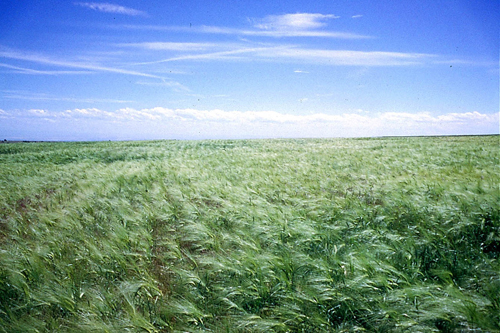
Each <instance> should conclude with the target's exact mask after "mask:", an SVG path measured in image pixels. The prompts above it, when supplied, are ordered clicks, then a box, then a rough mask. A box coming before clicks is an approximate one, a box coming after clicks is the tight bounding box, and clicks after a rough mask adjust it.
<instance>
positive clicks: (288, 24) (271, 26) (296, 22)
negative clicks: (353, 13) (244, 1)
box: [251, 13, 340, 30]
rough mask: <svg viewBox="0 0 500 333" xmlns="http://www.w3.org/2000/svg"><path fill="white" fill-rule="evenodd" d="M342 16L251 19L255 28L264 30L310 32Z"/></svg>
mask: <svg viewBox="0 0 500 333" xmlns="http://www.w3.org/2000/svg"><path fill="white" fill-rule="evenodd" d="M339 17H340V16H335V15H332V14H327V15H324V14H313V13H297V14H284V15H269V16H266V17H264V18H262V19H251V21H252V22H253V23H254V27H256V28H258V29H264V30H310V29H317V28H321V27H324V26H326V25H327V23H326V22H325V21H327V20H329V19H336V18H339Z"/></svg>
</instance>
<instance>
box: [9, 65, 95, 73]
mask: <svg viewBox="0 0 500 333" xmlns="http://www.w3.org/2000/svg"><path fill="white" fill-rule="evenodd" d="M0 67H3V68H8V69H12V70H14V72H16V73H19V74H31V75H66V74H70V75H75V74H90V73H92V72H91V71H64V70H40V69H32V68H24V67H19V66H13V65H9V64H3V63H0Z"/></svg>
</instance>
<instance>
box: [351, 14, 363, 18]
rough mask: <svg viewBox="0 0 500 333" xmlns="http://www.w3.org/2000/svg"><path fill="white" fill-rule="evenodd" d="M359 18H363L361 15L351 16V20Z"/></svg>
mask: <svg viewBox="0 0 500 333" xmlns="http://www.w3.org/2000/svg"><path fill="white" fill-rule="evenodd" d="M361 17H363V15H353V16H351V18H353V19H357V18H361Z"/></svg>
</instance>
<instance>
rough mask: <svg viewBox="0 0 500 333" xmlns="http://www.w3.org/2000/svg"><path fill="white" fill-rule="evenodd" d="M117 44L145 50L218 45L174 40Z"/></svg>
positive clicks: (174, 49)
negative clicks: (175, 41)
mask: <svg viewBox="0 0 500 333" xmlns="http://www.w3.org/2000/svg"><path fill="white" fill-rule="evenodd" d="M119 46H126V47H137V48H142V49H147V50H169V51H202V50H207V49H210V48H214V47H220V46H221V44H216V43H190V42H186V43H174V42H144V43H128V44H119Z"/></svg>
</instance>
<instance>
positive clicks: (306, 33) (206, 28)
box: [111, 24, 373, 39]
mask: <svg viewBox="0 0 500 333" xmlns="http://www.w3.org/2000/svg"><path fill="white" fill-rule="evenodd" d="M111 28H115V29H129V30H149V31H172V32H188V33H201V34H219V35H236V36H256V37H259V36H260V37H274V38H280V37H323V38H337V39H368V38H373V37H371V36H368V35H363V34H357V33H353V32H342V31H328V30H313V29H309V30H306V29H275V30H265V29H248V28H229V27H220V26H210V25H202V26H192V27H182V26H161V25H137V24H125V25H114V26H111Z"/></svg>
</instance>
